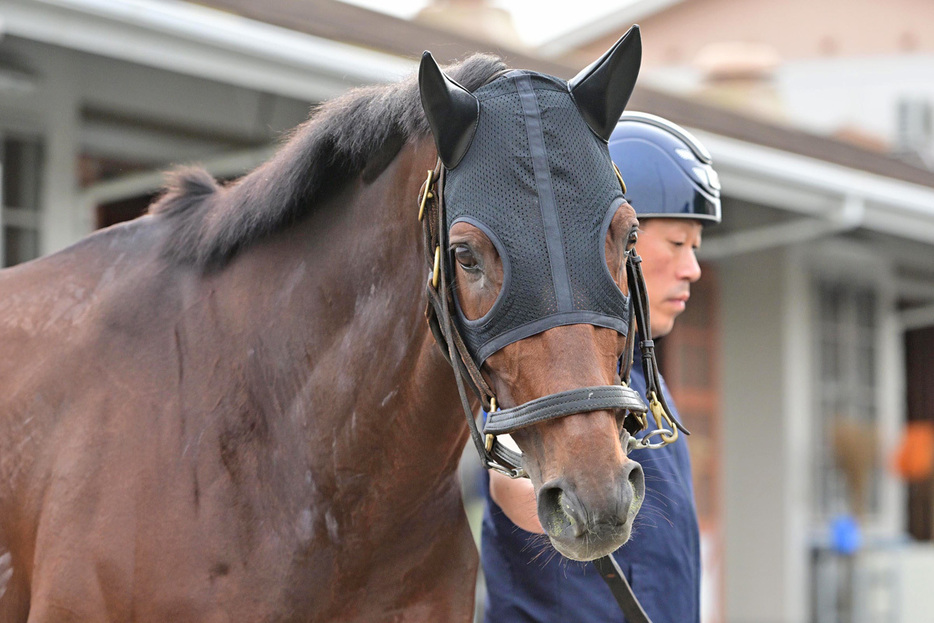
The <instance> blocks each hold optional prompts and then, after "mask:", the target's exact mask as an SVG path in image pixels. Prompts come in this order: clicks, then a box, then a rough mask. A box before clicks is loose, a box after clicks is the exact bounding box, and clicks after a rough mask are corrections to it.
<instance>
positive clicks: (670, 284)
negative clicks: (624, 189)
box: [636, 218, 702, 337]
mask: <svg viewBox="0 0 934 623" xmlns="http://www.w3.org/2000/svg"><path fill="white" fill-rule="evenodd" d="M701 228H702V226H701V224H700V223H699V222H698V221H692V220H687V219H676V218H653V219H644V220H642V221H640V227H639V241H638V242H637V243H636V251H637V252H638V253H639V255H640V256H642V273H643V275H644V276H645V286H646V288H647V289H648V292H649V312H650V314H651V318H650V322H651V324H652V336H653V337H662V336H663V335H667V334H668V333H669V332H670V331H671V329H672V328H673V327H674V324H675V318H677V317H678V315H679V314H680V313H681V312H683V311H684V308H685V305H686V304H687V301H688V298H689V297H690V295H691V284H692V283H694V282H695V281H697V280H698V279H700V276H701V269H700V266H699V265H698V263H697V257H696V256H695V252H696V250H697V249H698V247H700V243H701Z"/></svg>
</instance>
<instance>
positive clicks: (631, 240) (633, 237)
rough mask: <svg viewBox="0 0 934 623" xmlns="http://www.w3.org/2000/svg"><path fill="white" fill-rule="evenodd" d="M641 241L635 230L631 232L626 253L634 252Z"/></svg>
mask: <svg viewBox="0 0 934 623" xmlns="http://www.w3.org/2000/svg"><path fill="white" fill-rule="evenodd" d="M638 241H639V234H638V232H636V231H635V230H633V231H631V232H629V238H627V239H626V251H632V250H633V248H634V247H635V246H636V242H638Z"/></svg>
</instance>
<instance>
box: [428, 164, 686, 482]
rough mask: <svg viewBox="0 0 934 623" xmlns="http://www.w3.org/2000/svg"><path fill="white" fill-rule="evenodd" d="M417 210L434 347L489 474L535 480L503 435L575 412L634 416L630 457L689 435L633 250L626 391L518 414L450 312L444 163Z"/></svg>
mask: <svg viewBox="0 0 934 623" xmlns="http://www.w3.org/2000/svg"><path fill="white" fill-rule="evenodd" d="M616 173H617V176H618V177H619V181H620V184H621V185H622V186H623V190H624V192H625V183H624V182H623V180H622V177H621V176H619V171H618V170H617V172H616ZM418 204H419V209H418V220H419V221H420V222H421V223H422V231H423V234H424V238H425V252H426V255H427V260H428V265H429V267H430V269H429V270H430V272H429V278H428V283H427V285H426V291H427V294H428V306H427V309H426V310H425V315H426V317H427V319H428V325H429V326H430V327H431V331H432V334H433V335H434V337H435V340H436V341H437V343H438V345H439V346H440V347H441V350H442V352H443V354H444V356H445V358H446V359H447V360H448V363H450V364H451V366H452V368H453V369H454V378H455V380H456V382H457V389H458V393H459V395H460V399H461V405H462V407H463V409H464V413H465V415H466V418H467V426H468V428H469V430H470V436H471V439H472V440H473V443H474V446H475V447H476V449H477V453H478V454H479V455H480V462H481V463H482V464H483V467H485V468H486V469H491V470H494V471H496V472H499V473H501V474H505V475H506V476H509V477H510V478H522V477H528V475H527V474H526V473H525V470H524V469H523V467H522V455H521V454H520V453H518V452H516V451H515V450H512V449H511V448H508V447H506V446H505V445H503V444H502V443H501V442H500V441H499V440H498V439H497V438H496V437H497V435H502V434H506V433H510V432H512V431H514V430H517V429H519V428H523V427H525V426H529V425H531V424H535V423H538V422H543V421H546V420H550V419H554V418H558V417H563V416H566V415H571V414H574V413H583V412H588V411H597V410H602V409H626V410H627V412H628V413H627V415H626V418H625V419H624V421H623V426H624V429H625V431H626V433H627V440H626V451H627V453H628V452H630V451H632V450H635V449H641V448H661V447H663V446H665V445H668V444H669V443H672V442H674V441H675V440H676V439H677V438H678V434H679V430H680V431H683V432H684V433H685V434H690V433H688V431H687V429H685V428H684V426H682V425H681V423H680V422H679V421H678V420H677V419H676V418H675V417H674V416H673V415H672V414H671V409H670V408H669V407H668V405H667V404H666V402H665V398H664V394H663V392H662V391H661V380H660V379H659V375H658V365H657V363H656V360H655V342H654V341H653V340H652V332H651V325H650V324H649V304H648V295H647V293H646V288H645V280H644V278H643V276H642V266H641V263H642V259H641V258H640V257H639V255H638V254H636V253H635V250H634V249H633V250H630V251H628V252H627V258H626V272H627V280H628V284H629V292H630V295H629V330H628V331H627V333H626V345H625V347H624V349H623V356H622V357H621V358H620V370H619V372H620V378H621V379H622V382H621V384H620V385H601V386H595V387H582V388H577V389H572V390H568V391H564V392H559V393H556V394H550V395H548V396H543V397H541V398H537V399H535V400H531V401H529V402H527V403H525V404H522V405H518V406H516V407H511V408H508V409H499V408H498V405H497V402H496V396H495V395H494V393H493V390H491V389H490V387H489V385H488V384H487V382H486V381H485V380H484V378H483V375H482V374H481V373H480V367H479V366H478V365H477V364H476V362H475V361H474V359H473V357H472V356H471V355H470V353H469V352H468V349H467V345H466V344H465V343H464V340H463V338H462V337H461V335H460V332H459V331H458V328H457V325H456V323H455V321H454V317H453V315H452V313H451V306H452V300H451V297H450V294H449V285H450V281H451V272H450V268H449V265H448V262H447V252H446V248H447V231H446V225H445V216H444V166H443V164H442V163H441V160H440V159H439V160H438V162H437V164H436V165H435V168H434V169H433V170H431V171H428V176H427V178H426V180H425V182H424V183H423V184H422V187H421V189H420V191H419V198H418ZM636 323H638V327H639V330H640V332H641V334H640V338H641V339H640V340H639V348H640V350H641V352H642V365H643V371H644V372H645V380H646V395H647V396H648V398H649V404H648V405H646V404H645V402H644V401H643V400H642V397H641V396H640V395H639V393H638V392H637V391H635V390H634V389H632V388H631V387H630V386H629V377H630V371H631V369H632V362H633V353H634V349H635V326H636ZM467 388H470V390H471V391H472V392H473V393H474V395H476V396H477V397H478V398H479V399H480V403H481V404H482V406H483V409H484V410H485V411H486V412H487V413H488V415H487V418H486V422H485V423H484V425H483V429H482V431H481V429H480V428H479V426H478V425H477V421H476V419H475V416H474V414H473V410H472V409H471V407H470V399H469V397H468V392H467ZM649 412H651V414H652V417H653V419H654V421H655V422H654V423H655V429H653V430H650V431H649V432H648V433H646V434H645V435H644V436H642V437H641V438H638V439H637V438H636V437H635V435H636V434H637V433H638V432H640V431H643V430H647V429H648V428H649V425H650V423H649V419H648V414H649ZM654 437H658V438H659V439H660V441H657V442H653V438H654Z"/></svg>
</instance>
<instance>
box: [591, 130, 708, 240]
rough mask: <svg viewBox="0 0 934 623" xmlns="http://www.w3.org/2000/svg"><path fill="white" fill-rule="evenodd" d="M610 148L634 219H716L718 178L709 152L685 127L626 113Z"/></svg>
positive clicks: (705, 222)
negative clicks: (633, 211)
mask: <svg viewBox="0 0 934 623" xmlns="http://www.w3.org/2000/svg"><path fill="white" fill-rule="evenodd" d="M609 148H610V157H611V158H612V159H613V162H615V163H616V166H617V167H619V170H620V172H621V173H622V176H623V179H624V180H625V181H626V197H627V199H629V203H630V204H631V205H632V207H633V208H634V209H635V211H636V214H637V215H638V216H639V218H656V217H664V218H688V219H694V220H698V221H701V222H702V223H703V224H705V225H707V224H714V223H719V222H720V180H719V178H718V177H717V172H716V171H714V169H713V167H712V166H711V158H710V153H709V152H708V151H707V150H706V149H705V148H704V146H703V145H701V144H700V142H699V141H698V140H697V139H696V138H694V137H693V136H692V135H691V134H690V133H689V132H688V131H687V130H685V129H684V128H682V127H680V126H678V125H676V124H674V123H672V122H670V121H668V120H667V119H662V118H661V117H656V116H655V115H649V114H646V113H640V112H625V113H623V115H622V117H620V120H619V123H618V124H617V125H616V128H615V129H614V130H613V133H612V134H611V135H610V141H609Z"/></svg>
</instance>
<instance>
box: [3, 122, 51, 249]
mask: <svg viewBox="0 0 934 623" xmlns="http://www.w3.org/2000/svg"><path fill="white" fill-rule="evenodd" d="M41 163H42V154H41V146H40V143H39V141H38V139H29V138H20V137H12V136H6V137H3V138H2V140H0V170H2V176H0V229H2V231H3V235H2V236H0V259H2V262H3V266H12V265H14V264H19V263H20V262H25V261H27V260H31V259H33V258H35V257H38V256H39V179H40V171H41Z"/></svg>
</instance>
